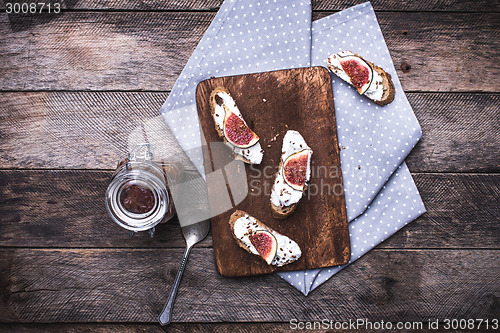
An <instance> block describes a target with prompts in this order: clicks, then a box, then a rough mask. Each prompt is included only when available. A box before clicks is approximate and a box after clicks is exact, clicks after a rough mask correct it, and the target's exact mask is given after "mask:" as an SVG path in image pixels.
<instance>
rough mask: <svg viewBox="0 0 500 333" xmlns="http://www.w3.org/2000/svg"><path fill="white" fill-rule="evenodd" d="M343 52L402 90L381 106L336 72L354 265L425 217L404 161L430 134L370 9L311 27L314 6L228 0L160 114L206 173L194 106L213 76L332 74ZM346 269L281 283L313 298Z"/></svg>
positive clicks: (294, 275)
mask: <svg viewBox="0 0 500 333" xmlns="http://www.w3.org/2000/svg"><path fill="white" fill-rule="evenodd" d="M342 50H349V51H352V52H354V53H357V54H359V55H360V56H363V57H364V58H366V59H367V60H369V61H371V62H373V63H375V64H376V65H378V66H380V67H382V68H383V69H384V70H385V71H387V72H388V73H390V74H391V76H392V80H393V83H394V86H395V88H396V95H395V100H394V101H393V102H392V103H391V104H388V105H386V106H383V107H381V106H378V105H377V104H374V103H373V102H372V101H370V100H369V99H367V98H366V97H364V96H361V95H359V94H358V92H357V91H356V90H355V89H354V88H353V87H352V86H350V85H348V84H346V83H345V82H344V81H342V80H340V79H339V78H337V77H336V76H335V75H333V74H332V83H333V90H334V91H333V93H334V100H335V112H336V120H337V130H338V139H339V145H340V147H341V153H340V154H341V165H342V175H343V179H344V185H345V189H344V191H345V196H346V204H347V214H348V219H349V221H350V224H349V231H350V237H351V250H352V253H351V261H350V262H349V263H351V262H353V261H355V260H356V259H358V258H359V257H361V256H362V255H363V254H365V253H366V252H368V251H369V250H371V249H372V248H374V247H375V246H377V245H378V244H380V243H381V242H382V241H384V240H385V239H387V238H388V237H390V236H391V235H392V234H394V233H395V232H396V231H398V230H399V229H400V228H402V227H403V226H405V225H406V224H408V223H409V222H411V221H413V220H414V219H415V218H417V217H418V216H419V215H421V214H422V213H424V212H425V207H424V206H423V203H422V200H421V198H420V195H419V193H418V190H417V188H416V186H415V184H414V183H413V180H412V178H411V175H410V172H409V170H408V168H407V166H406V164H405V163H404V159H405V158H406V156H407V155H408V153H409V152H410V151H411V149H412V148H413V147H414V146H415V144H416V143H417V141H418V140H419V139H420V137H421V135H422V133H421V130H420V126H419V124H418V121H417V119H416V118H415V115H414V113H413V110H412V108H411V106H410V105H409V103H408V101H407V99H406V96H405V94H404V92H403V89H402V87H401V84H400V82H399V80H398V77H397V75H396V71H395V68H394V65H393V63H392V60H391V57H390V54H389V51H388V49H387V46H386V44H385V41H384V38H383V36H382V33H381V31H380V27H379V25H378V22H377V19H376V16H375V13H374V11H373V8H372V6H371V5H370V3H369V2H367V3H364V4H361V5H357V6H354V7H352V8H349V9H347V10H344V11H341V12H338V13H336V14H333V15H330V16H328V17H325V18H322V19H320V20H318V21H315V22H311V3H310V1H299V0H269V1H255V0H246V1H243V0H226V1H225V2H224V4H223V5H222V6H221V8H220V10H219V12H218V13H217V15H216V16H215V18H214V20H213V22H212V24H211V25H210V27H209V28H208V30H207V32H206V33H205V35H204V36H203V38H202V40H201V41H200V43H199V44H198V46H197V48H196V50H195V51H194V52H193V55H192V56H191V58H190V59H189V61H188V63H187V64H186V66H185V68H184V70H183V71H182V73H181V74H180V76H179V79H178V80H177V82H176V83H175V85H174V87H173V89H172V92H171V94H170V96H169V97H168V99H167V101H166V102H165V104H164V105H163V107H162V108H161V110H160V113H161V114H162V115H163V117H164V119H165V121H166V123H167V125H168V126H169V128H170V130H171V131H172V133H173V134H174V135H175V137H176V138H177V140H178V141H179V144H180V145H181V147H182V148H183V149H184V150H185V151H186V153H187V155H188V156H189V158H190V159H191V161H192V162H193V165H194V166H196V168H197V169H198V170H199V171H200V173H201V174H202V175H204V170H203V155H202V153H201V148H200V146H201V140H200V128H199V124H198V117H197V111H196V105H195V89H196V85H197V84H198V82H200V81H202V80H204V79H207V78H209V77H211V76H229V75H237V74H245V73H253V72H261V71H269V70H276V69H285V68H297V67H306V66H315V65H320V66H326V63H325V60H326V58H327V57H328V56H330V55H331V54H333V53H336V52H339V51H342ZM349 263H348V264H349ZM348 264H347V265H348ZM345 266H346V265H343V266H337V267H331V268H324V269H313V270H306V271H297V272H285V273H279V275H280V276H281V277H282V278H283V279H284V280H286V281H287V282H289V283H290V284H291V285H293V286H294V287H295V288H297V289H298V290H300V291H301V292H302V293H303V294H304V295H307V294H308V293H309V292H310V291H312V290H313V289H315V288H316V287H318V286H319V285H321V284H322V283H324V282H325V281H327V280H328V279H329V278H330V277H332V276H333V275H334V274H335V273H337V272H338V271H340V270H341V269H342V268H343V267H345Z"/></svg>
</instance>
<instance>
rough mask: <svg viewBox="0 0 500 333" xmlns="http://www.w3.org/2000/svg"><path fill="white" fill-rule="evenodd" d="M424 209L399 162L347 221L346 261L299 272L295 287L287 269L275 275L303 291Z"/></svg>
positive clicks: (323, 279) (311, 288)
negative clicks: (362, 209) (364, 206)
mask: <svg viewBox="0 0 500 333" xmlns="http://www.w3.org/2000/svg"><path fill="white" fill-rule="evenodd" d="M394 198H398V200H395V199H394ZM424 212H425V207H424V205H423V203H422V199H421V198H420V195H419V193H418V190H417V187H416V186H415V184H414V183H413V180H412V178H411V175H410V171H409V170H408V167H407V166H406V164H405V163H403V164H402V165H401V166H400V167H399V169H398V170H397V171H396V172H395V173H394V174H393V175H392V177H391V178H390V179H389V181H388V182H387V183H386V184H385V185H384V186H383V187H382V190H381V191H380V192H379V193H378V195H377V196H376V198H375V200H373V201H372V203H371V204H370V205H369V206H368V208H367V209H366V211H365V212H364V213H363V214H362V215H361V216H359V217H358V218H356V219H354V220H353V221H352V222H351V223H349V234H350V237H351V260H350V261H349V262H348V263H347V264H345V265H342V266H336V267H328V268H323V269H311V270H306V271H302V272H303V273H304V274H302V276H300V278H301V281H304V282H303V287H302V288H298V287H297V284H298V277H297V276H292V275H290V273H289V272H287V273H278V275H280V276H281V277H282V278H283V279H285V280H286V281H287V282H289V283H293V284H294V286H295V287H296V288H297V289H299V290H300V291H301V292H302V293H303V294H304V295H307V294H308V293H309V292H311V291H312V290H313V289H315V288H316V287H318V286H320V285H321V284H322V283H324V282H325V281H327V280H328V279H329V278H331V277H332V276H333V275H334V274H336V273H338V272H339V271H340V270H341V269H342V268H344V267H346V266H347V265H349V264H351V263H353V262H354V261H356V260H357V259H359V258H360V257H361V256H363V255H364V254H365V253H367V252H368V251H370V250H371V249H373V248H374V247H375V246H377V245H378V244H380V243H381V242H383V241H384V240H386V239H387V238H389V237H390V236H392V235H393V234H394V233H395V232H396V231H398V230H399V229H401V228H402V227H404V226H405V225H407V224H408V223H410V222H411V221H413V220H414V219H416V218H417V217H418V216H420V215H421V214H423V213H424ZM305 273H307V275H305Z"/></svg>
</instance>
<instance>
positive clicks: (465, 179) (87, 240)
mask: <svg viewBox="0 0 500 333" xmlns="http://www.w3.org/2000/svg"><path fill="white" fill-rule="evenodd" d="M111 175H112V172H111V171H107V172H104V171H87V170H78V171H74V170H67V171H65V170H57V171H51V170H38V171H17V170H12V171H0V244H2V246H7V247H21V248H22V247H36V248H54V247H63V248H113V247H120V248H183V247H184V246H185V243H184V239H183V238H182V235H181V233H180V227H179V225H178V222H177V221H172V222H169V223H167V224H164V225H160V226H158V228H156V234H155V237H154V238H150V237H149V235H148V234H146V233H138V234H136V235H135V236H134V237H132V238H129V237H128V232H127V231H126V230H123V229H121V228H120V227H118V226H117V225H115V223H114V222H112V221H111V219H110V218H109V217H108V215H107V213H106V210H105V207H104V205H103V200H104V193H105V191H106V187H107V186H108V182H109V179H111ZM413 177H414V179H415V183H416V185H417V188H418V189H419V192H420V194H421V196H422V199H423V200H424V204H425V207H426V208H427V213H425V214H424V215H423V216H421V217H420V218H418V219H417V220H416V221H415V222H412V223H411V224H409V225H408V226H406V227H405V228H404V229H403V230H402V231H401V232H399V233H397V234H396V235H394V236H393V237H391V238H389V239H388V240H387V241H385V242H383V243H382V244H381V245H379V247H381V248H393V249H399V248H404V249H414V248H419V249H425V248H441V249H446V248H455V249H456V248H461V247H463V248H471V249H498V248H499V244H500V234H499V233H498V216H500V211H499V210H500V207H499V206H498V204H497V201H498V200H497V198H498V196H499V195H500V179H499V177H498V176H497V175H496V174H482V173H481V174H450V173H441V174H413ZM59 193H62V194H64V195H60V194H59ZM464 230H465V231H466V232H464ZM196 246H197V247H211V246H212V238H211V236H210V235H209V236H208V238H207V239H205V240H203V241H202V242H201V243H200V244H198V245H196Z"/></svg>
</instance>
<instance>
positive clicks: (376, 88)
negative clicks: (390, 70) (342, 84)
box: [326, 51, 384, 101]
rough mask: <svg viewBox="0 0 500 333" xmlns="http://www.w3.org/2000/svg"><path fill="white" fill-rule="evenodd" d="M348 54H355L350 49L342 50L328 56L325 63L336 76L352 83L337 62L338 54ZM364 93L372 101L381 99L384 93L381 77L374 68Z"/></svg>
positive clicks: (342, 55)
mask: <svg viewBox="0 0 500 333" xmlns="http://www.w3.org/2000/svg"><path fill="white" fill-rule="evenodd" d="M348 55H351V56H355V55H354V53H352V52H351V51H342V52H339V53H336V54H333V55H331V56H330V57H328V59H326V63H327V64H328V65H330V66H331V67H330V69H331V70H332V72H334V73H335V74H336V75H337V76H338V77H340V78H341V79H342V80H344V81H346V82H347V83H350V84H352V82H351V79H350V78H349V76H348V75H347V74H346V72H344V70H343V69H342V65H341V64H340V62H339V56H341V57H345V56H348ZM364 95H366V96H367V97H369V98H370V99H372V100H374V101H380V100H381V99H382V96H383V95H384V86H383V85H382V77H381V76H380V75H379V74H378V73H377V71H375V70H373V80H372V82H371V83H370V86H369V87H368V89H367V90H366V91H365V93H364Z"/></svg>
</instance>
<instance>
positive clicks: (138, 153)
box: [106, 143, 175, 235]
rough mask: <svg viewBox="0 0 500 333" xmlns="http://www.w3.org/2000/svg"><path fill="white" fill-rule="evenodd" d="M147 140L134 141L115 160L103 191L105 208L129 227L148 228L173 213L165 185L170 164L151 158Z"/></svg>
mask: <svg viewBox="0 0 500 333" xmlns="http://www.w3.org/2000/svg"><path fill="white" fill-rule="evenodd" d="M153 158H154V153H153V148H152V146H151V144H149V143H146V144H141V145H137V146H135V147H134V149H132V151H131V152H130V153H129V155H128V158H127V159H125V160H124V161H122V162H120V163H119V164H118V167H117V169H116V171H115V173H114V174H113V178H112V179H111V183H110V184H109V186H108V189H107V191H106V209H107V210H108V213H109V215H110V216H111V218H112V219H113V221H115V222H116V223H118V224H119V225H120V226H122V227H123V228H125V229H128V230H130V231H143V230H149V232H150V234H151V235H153V233H154V228H155V226H156V225H157V224H158V223H161V222H166V221H168V220H170V219H171V218H172V217H173V216H174V215H175V207H174V203H173V201H172V197H171V195H170V191H169V189H168V178H169V177H170V176H171V175H169V174H168V173H167V170H170V171H172V170H174V171H175V167H174V165H170V164H167V163H160V162H156V161H153Z"/></svg>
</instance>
